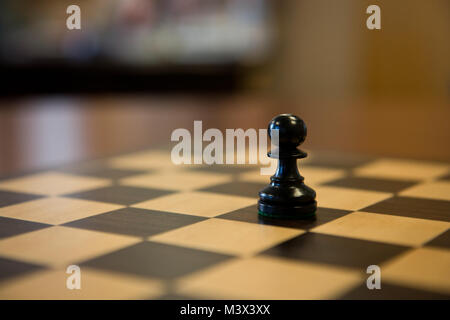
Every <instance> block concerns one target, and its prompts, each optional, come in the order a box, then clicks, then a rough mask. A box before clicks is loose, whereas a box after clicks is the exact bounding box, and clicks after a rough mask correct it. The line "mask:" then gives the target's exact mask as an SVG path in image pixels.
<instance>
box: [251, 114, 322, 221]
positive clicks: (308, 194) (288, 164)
mask: <svg viewBox="0 0 450 320" xmlns="http://www.w3.org/2000/svg"><path fill="white" fill-rule="evenodd" d="M274 129H277V130H278V136H279V139H278V140H279V142H278V147H277V149H278V150H277V151H278V156H277V155H276V153H275V152H274V150H271V151H270V152H269V153H268V156H269V157H271V158H278V159H279V160H278V168H277V171H276V172H275V174H274V175H273V176H272V177H271V178H270V184H269V185H268V186H267V187H265V188H264V189H263V190H261V191H260V192H259V201H258V211H259V214H261V215H263V216H266V217H271V218H288V219H310V218H312V217H314V216H315V212H316V209H317V202H316V200H315V199H316V192H315V191H314V190H313V189H311V188H310V187H308V186H306V185H305V184H304V183H303V180H304V179H303V177H302V176H301V175H300V173H299V172H298V168H297V159H301V158H305V157H306V156H307V154H306V153H305V152H303V151H301V150H299V149H297V147H298V146H299V145H300V144H301V143H302V142H303V141H305V138H306V125H305V123H304V122H303V120H302V119H300V118H299V117H297V116H294V115H292V114H280V115H278V116H276V117H275V118H273V119H272V121H270V123H269V127H268V129H267V130H268V133H269V136H270V137H271V138H272V130H274Z"/></svg>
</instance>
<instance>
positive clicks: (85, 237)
mask: <svg viewBox="0 0 450 320" xmlns="http://www.w3.org/2000/svg"><path fill="white" fill-rule="evenodd" d="M139 241H140V240H139V239H138V238H133V237H129V236H122V235H115V234H109V233H103V232H97V231H89V230H81V229H74V228H66V227H60V226H56V227H50V228H46V229H41V230H38V231H33V232H29V233H25V234H21V235H18V236H15V237H11V238H7V239H2V240H0V256H2V257H7V258H10V259H16V260H21V261H24V262H30V263H36V264H41V265H48V266H56V267H63V266H66V267H67V266H68V265H70V264H72V263H77V262H78V261H80V260H85V259H89V258H92V257H95V256H97V255H100V254H104V253H107V252H110V251H113V250H117V249H121V248H123V247H126V246H129V245H132V244H134V243H136V242H139Z"/></svg>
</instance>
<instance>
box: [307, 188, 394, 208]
mask: <svg viewBox="0 0 450 320" xmlns="http://www.w3.org/2000/svg"><path fill="white" fill-rule="evenodd" d="M315 190H316V193H317V198H316V200H317V205H318V206H319V207H326V208H333V209H341V210H353V211H356V210H359V209H362V208H364V207H367V206H370V205H372V204H374V203H377V202H379V201H382V200H385V199H387V198H390V197H391V196H392V194H391V193H388V192H378V191H369V190H356V189H348V188H342V187H329V186H317V187H316V188H315Z"/></svg>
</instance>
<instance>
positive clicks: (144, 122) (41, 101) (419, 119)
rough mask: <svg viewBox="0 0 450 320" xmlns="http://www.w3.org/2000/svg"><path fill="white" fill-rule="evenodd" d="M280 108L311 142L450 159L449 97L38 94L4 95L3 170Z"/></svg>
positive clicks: (115, 149)
mask: <svg viewBox="0 0 450 320" xmlns="http://www.w3.org/2000/svg"><path fill="white" fill-rule="evenodd" d="M279 113H295V114H297V115H299V116H300V117H302V118H303V119H304V120H305V121H306V123H307V125H308V130H309V132H308V138H307V140H306V142H305V144H304V147H305V148H306V149H319V150H323V149H325V150H334V151H339V152H344V153H347V152H348V153H362V154H369V155H375V156H388V157H389V156H392V157H405V158H416V159H428V160H444V161H445V160H449V159H450V148H448V141H449V140H450V129H449V126H448V119H449V118H450V108H449V103H448V101H428V100H423V101H380V102H374V101H371V102H368V101H340V102H336V101H298V100H293V99H276V98H274V97H268V96H250V95H238V96H231V95H230V96H224V95H222V96H213V95H211V96H182V95H177V96H146V95H122V96H117V95H116V96H115V95H91V96H36V97H23V98H3V99H0V151H1V157H0V175H9V174H13V173H17V172H21V171H29V170H35V169H42V168H46V167H49V166H53V165H60V164H64V163H71V162H75V161H80V160H84V159H92V158H98V157H104V156H110V155H114V154H117V153H122V152H130V151H133V150H138V149H142V148H148V147H152V146H170V145H171V141H170V134H171V132H172V131H173V130H174V129H176V128H187V129H190V130H192V128H193V121H194V120H202V121H203V128H204V130H206V129H207V128H211V127H214V128H219V129H225V128H244V129H245V128H265V127H266V126H267V123H268V122H269V121H270V119H271V118H272V117H273V116H274V115H276V114H279Z"/></svg>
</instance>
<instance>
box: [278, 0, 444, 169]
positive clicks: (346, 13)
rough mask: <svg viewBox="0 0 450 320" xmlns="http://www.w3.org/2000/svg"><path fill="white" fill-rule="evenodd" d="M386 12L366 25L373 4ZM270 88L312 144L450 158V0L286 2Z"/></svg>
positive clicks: (388, 153)
mask: <svg viewBox="0 0 450 320" xmlns="http://www.w3.org/2000/svg"><path fill="white" fill-rule="evenodd" d="M371 4H377V5H378V6H380V8H381V30H368V29H367V27H366V19H367V17H368V16H369V15H368V14H366V8H367V7H368V6H369V5H371ZM277 9H278V13H279V14H278V20H279V35H280V37H279V39H278V40H279V42H280V45H279V46H278V48H279V50H278V51H277V53H276V54H277V58H276V59H275V60H274V63H273V65H272V73H273V75H274V79H273V83H272V84H273V88H274V89H275V92H276V93H277V95H278V96H279V97H280V99H281V100H282V101H284V102H283V103H284V104H285V105H286V107H285V109H290V110H295V112H297V113H298V114H300V115H302V116H303V117H304V118H305V119H306V120H307V121H308V123H309V127H310V128H311V130H310V133H311V135H310V138H309V142H310V144H311V146H312V147H315V148H327V149H336V150H339V151H357V152H365V153H371V154H375V155H384V156H400V157H412V158H427V159H433V160H438V159H441V160H448V159H450V148H449V147H448V145H449V141H450V128H449V125H448V119H449V118H450V41H449V39H450V1H448V0H426V1H425V0H396V1H392V0H340V1H333V0H288V1H283V2H282V4H280V5H278V6H277Z"/></svg>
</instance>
